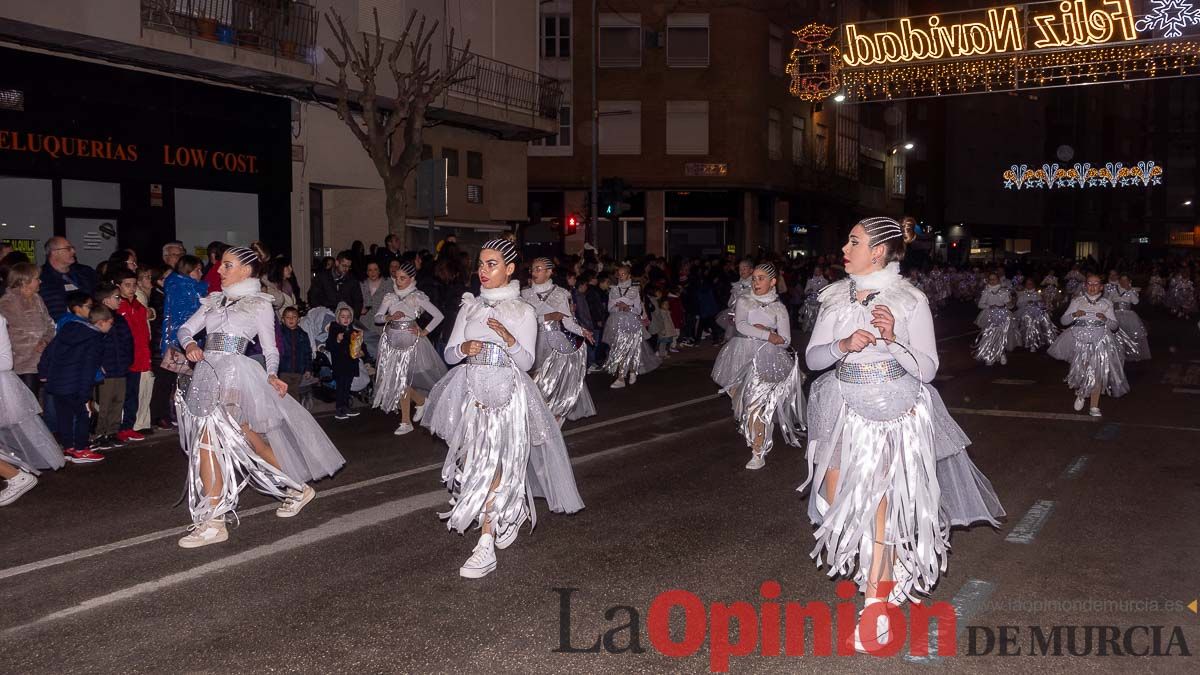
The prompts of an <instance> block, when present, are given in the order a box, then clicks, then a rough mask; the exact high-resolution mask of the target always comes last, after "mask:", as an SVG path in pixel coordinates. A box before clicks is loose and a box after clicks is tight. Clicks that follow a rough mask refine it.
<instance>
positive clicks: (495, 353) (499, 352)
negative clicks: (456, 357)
mask: <svg viewBox="0 0 1200 675" xmlns="http://www.w3.org/2000/svg"><path fill="white" fill-rule="evenodd" d="M481 344H482V345H483V348H482V349H480V350H479V353H478V354H476V355H475V356H468V357H467V363H469V364H471V365H473V366H507V365H508V361H509V356H508V352H506V351H504V349H503V348H501V347H500V345H498V344H496V343H494V342H483V343H481ZM459 349H461V347H459Z"/></svg>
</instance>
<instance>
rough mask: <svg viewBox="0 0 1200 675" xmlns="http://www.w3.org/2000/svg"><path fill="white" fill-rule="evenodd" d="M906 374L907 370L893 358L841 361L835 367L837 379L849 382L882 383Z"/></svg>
mask: <svg viewBox="0 0 1200 675" xmlns="http://www.w3.org/2000/svg"><path fill="white" fill-rule="evenodd" d="M907 374H908V371H907V370H905V369H904V366H902V365H900V362H899V361H896V360H895V359H892V360H891V361H875V362H872V363H847V362H845V361H841V362H840V363H838V367H837V379H839V380H841V381H842V382H848V383H850V384H882V383H884V382H891V381H892V380H898V379H900V378H902V377H904V376H905V375H907Z"/></svg>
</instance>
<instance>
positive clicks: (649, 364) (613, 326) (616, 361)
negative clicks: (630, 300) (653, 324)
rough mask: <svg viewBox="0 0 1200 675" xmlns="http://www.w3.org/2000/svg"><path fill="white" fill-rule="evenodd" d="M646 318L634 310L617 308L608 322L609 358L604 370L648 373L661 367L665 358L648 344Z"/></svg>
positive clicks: (605, 336)
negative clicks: (643, 324)
mask: <svg viewBox="0 0 1200 675" xmlns="http://www.w3.org/2000/svg"><path fill="white" fill-rule="evenodd" d="M647 337H648V336H647V335H646V334H645V329H644V328H643V327H642V321H641V319H639V318H638V317H636V316H634V315H633V314H632V313H630V312H613V313H612V314H610V315H609V316H608V322H607V323H605V325H604V341H605V342H607V343H608V346H609V349H608V359H607V360H606V361H605V362H604V370H605V371H606V372H607V373H608V374H609V375H612V376H614V377H619V376H622V375H627V374H629V373H637V374H638V375H645V374H646V373H648V372H650V371H652V370H654V369H655V368H658V367H659V365H661V364H662V360H661V359H659V358H658V354H656V353H655V352H654V350H652V349H650V347H649V346H648V345H647V344H646V338H647Z"/></svg>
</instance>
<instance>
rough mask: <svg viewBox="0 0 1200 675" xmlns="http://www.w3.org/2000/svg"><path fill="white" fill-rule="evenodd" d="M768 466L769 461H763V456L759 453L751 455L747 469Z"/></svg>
mask: <svg viewBox="0 0 1200 675" xmlns="http://www.w3.org/2000/svg"><path fill="white" fill-rule="evenodd" d="M766 465H767V460H766V459H763V456H762V455H760V454H758V453H754V454H753V455H751V457H750V461H749V462H746V468H747V469H761V468H763V467H764V466H766Z"/></svg>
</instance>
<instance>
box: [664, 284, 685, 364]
mask: <svg viewBox="0 0 1200 675" xmlns="http://www.w3.org/2000/svg"><path fill="white" fill-rule="evenodd" d="M682 295H683V291H682V290H681V289H680V288H679V286H672V287H671V290H669V291H668V292H667V307H668V308H669V311H670V313H671V323H673V324H675V329H676V330H678V331H682V330H683V319H684V316H686V312H685V311H684V308H683V298H682V297H681V296H682ZM682 345H683V341H682V340H680V339H679V337H678V333H677V334H676V338H675V340H674V342H673V344H672V345H671V349H670V351H673V352H678V351H679V347H680V346H682Z"/></svg>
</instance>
